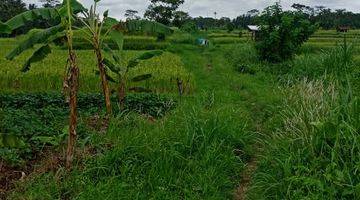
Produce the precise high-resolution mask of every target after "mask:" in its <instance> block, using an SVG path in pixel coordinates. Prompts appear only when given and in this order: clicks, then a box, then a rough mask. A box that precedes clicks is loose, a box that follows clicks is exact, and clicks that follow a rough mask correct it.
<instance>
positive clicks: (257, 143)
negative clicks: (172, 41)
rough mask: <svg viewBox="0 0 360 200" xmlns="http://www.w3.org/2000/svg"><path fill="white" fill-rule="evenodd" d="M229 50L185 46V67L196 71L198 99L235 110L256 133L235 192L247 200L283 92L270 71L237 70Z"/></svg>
mask: <svg viewBox="0 0 360 200" xmlns="http://www.w3.org/2000/svg"><path fill="white" fill-rule="evenodd" d="M228 51H231V46H222V47H221V48H211V49H193V48H191V47H188V49H187V48H186V47H185V48H183V51H180V54H181V55H182V58H183V62H184V63H185V66H187V68H188V70H189V71H192V72H193V73H194V74H195V77H196V85H197V91H196V92H197V95H196V96H197V98H198V99H204V98H205V99H206V101H208V102H209V103H211V108H210V109H213V110H215V111H216V110H217V109H220V110H227V109H228V110H232V111H233V112H234V113H233V114H235V115H236V116H237V117H238V120H239V121H242V122H245V124H246V131H247V134H249V133H250V134H251V135H252V137H251V138H250V139H251V140H249V141H245V143H246V146H245V148H244V151H245V154H246V156H245V157H243V158H245V160H243V161H245V163H244V164H245V165H244V168H243V169H242V170H241V174H240V180H238V182H237V188H236V189H235V194H234V198H235V199H245V198H246V194H245V193H246V192H247V190H248V188H249V187H250V183H251V176H252V174H253V173H254V172H255V170H256V165H257V162H258V161H257V156H258V154H260V151H261V147H262V143H263V141H262V139H261V138H262V136H263V135H265V134H269V133H271V131H272V129H273V128H272V127H271V122H269V120H270V117H271V116H272V115H273V114H274V113H275V112H276V108H275V107H276V105H277V104H278V103H279V102H280V101H279V100H280V92H279V91H278V88H277V87H276V82H275V81H274V79H272V76H271V75H269V74H265V73H260V74H255V75H250V74H241V73H239V72H237V71H236V70H235V68H234V67H233V64H234V63H232V61H231V58H229V55H228ZM241 131H242V130H239V132H241ZM235 151H236V150H235ZM234 176H235V177H237V176H238V175H234Z"/></svg>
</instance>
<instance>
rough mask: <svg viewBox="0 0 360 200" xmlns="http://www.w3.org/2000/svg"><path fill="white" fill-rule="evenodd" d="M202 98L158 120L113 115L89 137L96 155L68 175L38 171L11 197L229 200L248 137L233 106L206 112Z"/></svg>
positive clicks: (244, 160) (137, 116)
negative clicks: (102, 129)
mask: <svg viewBox="0 0 360 200" xmlns="http://www.w3.org/2000/svg"><path fill="white" fill-rule="evenodd" d="M203 103H205V102H202V101H199V102H198V103H194V102H192V103H190V104H188V105H186V109H184V110H178V111H177V112H175V113H173V115H171V116H169V117H168V118H166V119H165V120H164V121H163V122H160V123H153V122H151V121H148V120H145V119H144V118H143V117H142V116H139V115H131V114H130V115H125V116H119V118H115V119H114V120H113V121H112V123H111V124H110V127H109V130H108V133H107V135H105V136H104V135H95V136H93V139H92V142H91V145H94V146H93V147H94V148H95V149H96V150H97V154H96V155H92V154H90V155H86V154H85V155H84V156H85V157H87V159H86V160H85V161H84V163H83V164H79V165H78V167H77V168H76V169H74V170H73V172H72V173H71V174H69V175H68V176H65V175H64V174H63V171H62V169H60V170H59V171H57V172H54V173H48V174H42V175H38V176H36V177H34V178H31V179H30V180H31V181H28V184H21V185H19V187H18V188H17V190H16V191H23V192H21V193H19V192H14V193H12V195H11V196H10V198H12V199H24V198H25V199H44V198H45V199H62V198H70V199H229V198H231V197H232V195H233V194H232V191H233V189H234V188H235V186H236V184H235V183H236V182H237V181H238V180H239V179H240V177H239V175H240V172H241V170H242V169H243V168H244V166H245V163H246V161H247V159H248V158H249V155H248V154H247V152H248V151H247V147H248V144H247V143H248V142H249V141H251V140H252V137H253V136H252V134H250V133H249V132H248V131H246V123H245V121H244V120H241V118H239V116H238V115H237V113H236V112H235V111H233V110H231V109H221V108H219V109H218V108H216V109H210V110H208V109H204V107H203V106H204V104H203ZM106 147H108V148H106ZM59 177H62V178H61V179H59Z"/></svg>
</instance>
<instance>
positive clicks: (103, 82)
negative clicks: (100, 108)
mask: <svg viewBox="0 0 360 200" xmlns="http://www.w3.org/2000/svg"><path fill="white" fill-rule="evenodd" d="M95 53H96V57H97V62H98V68H99V72H100V77H101V85H102V90H103V94H104V98H105V105H106V113H107V114H108V115H110V114H111V113H112V109H111V99H110V98H111V97H110V89H109V83H108V80H107V78H106V72H105V66H104V63H103V57H102V54H101V50H100V48H99V47H96V48H95Z"/></svg>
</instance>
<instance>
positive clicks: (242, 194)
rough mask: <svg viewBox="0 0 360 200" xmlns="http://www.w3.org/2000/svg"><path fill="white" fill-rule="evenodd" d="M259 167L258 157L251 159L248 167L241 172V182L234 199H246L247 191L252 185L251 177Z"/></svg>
mask: <svg viewBox="0 0 360 200" xmlns="http://www.w3.org/2000/svg"><path fill="white" fill-rule="evenodd" d="M256 168H257V159H256V158H253V159H251V160H250V162H248V163H247V165H246V169H245V170H244V171H243V173H242V174H241V178H242V180H241V182H240V185H239V187H238V188H237V190H236V192H235V196H234V199H235V200H245V199H246V193H247V191H248V189H249V187H250V183H251V178H252V175H253V174H254V172H255V170H256Z"/></svg>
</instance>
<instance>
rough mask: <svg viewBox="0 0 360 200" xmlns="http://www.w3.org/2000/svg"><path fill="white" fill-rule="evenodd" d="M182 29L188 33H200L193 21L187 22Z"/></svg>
mask: <svg viewBox="0 0 360 200" xmlns="http://www.w3.org/2000/svg"><path fill="white" fill-rule="evenodd" d="M180 29H181V30H182V31H184V32H186V33H192V34H194V33H197V32H198V27H197V26H196V24H195V23H194V22H192V21H189V22H186V23H185V24H184V25H182V26H181V28H180Z"/></svg>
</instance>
